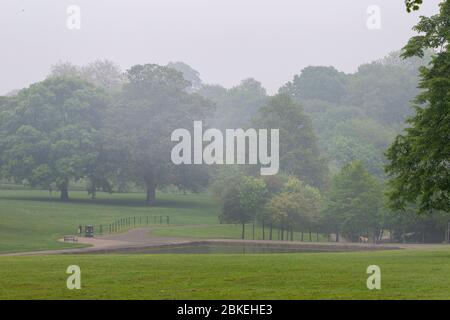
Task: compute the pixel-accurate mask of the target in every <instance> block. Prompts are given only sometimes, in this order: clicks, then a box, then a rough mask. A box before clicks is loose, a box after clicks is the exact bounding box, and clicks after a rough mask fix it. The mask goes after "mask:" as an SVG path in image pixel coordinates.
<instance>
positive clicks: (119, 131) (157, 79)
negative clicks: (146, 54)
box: [108, 64, 212, 205]
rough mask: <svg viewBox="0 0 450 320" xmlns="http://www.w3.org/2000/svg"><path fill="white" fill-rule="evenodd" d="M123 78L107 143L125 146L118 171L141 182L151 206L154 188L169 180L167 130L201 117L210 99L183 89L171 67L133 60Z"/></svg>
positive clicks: (172, 169)
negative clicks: (138, 63) (135, 62)
mask: <svg viewBox="0 0 450 320" xmlns="http://www.w3.org/2000/svg"><path fill="white" fill-rule="evenodd" d="M127 77H128V82H127V83H126V84H125V86H124V88H123V91H122V93H121V95H120V98H119V100H118V102H117V105H116V108H115V110H114V111H113V112H112V114H111V117H112V120H111V122H110V123H111V124H110V129H109V134H108V136H109V137H110V141H111V144H112V145H115V146H117V148H118V149H119V150H125V152H123V153H122V155H124V156H125V159H122V160H121V161H120V162H121V164H122V165H123V166H124V167H123V168H122V170H126V171H127V172H129V175H130V176H131V177H133V179H134V180H135V181H136V182H138V183H141V184H143V185H144V186H145V187H146V189H147V204H148V205H152V204H154V202H155V195H156V188H157V187H158V186H162V185H164V184H167V183H170V182H174V180H173V179H172V177H173V175H174V174H175V173H176V171H175V167H174V166H175V165H174V164H173V163H172V161H171V158H170V155H171V149H172V147H173V146H174V144H173V143H172V142H171V141H170V137H171V134H172V132H173V131H174V130H175V129H178V128H186V129H189V128H192V126H193V123H194V120H202V119H205V118H206V115H207V114H208V113H209V112H211V111H212V104H211V103H210V102H209V101H207V100H206V99H204V98H202V97H200V96H198V95H196V94H189V93H187V92H186V90H185V89H186V87H187V86H188V85H189V83H188V81H186V80H185V79H184V78H183V75H182V74H181V73H180V72H178V71H176V70H174V69H172V68H168V67H163V66H158V65H155V64H146V65H136V66H133V67H132V68H131V69H129V70H128V71H127ZM181 166H183V165H181ZM178 172H179V171H178ZM182 181H185V182H186V181H187V180H186V179H178V180H177V183H178V184H179V183H181V182H182ZM187 187H189V186H187Z"/></svg>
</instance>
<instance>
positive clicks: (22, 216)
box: [0, 190, 219, 253]
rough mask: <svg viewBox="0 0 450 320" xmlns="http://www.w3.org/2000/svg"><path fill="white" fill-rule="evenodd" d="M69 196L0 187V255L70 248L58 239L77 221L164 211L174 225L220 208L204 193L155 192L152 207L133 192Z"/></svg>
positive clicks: (201, 220)
mask: <svg viewBox="0 0 450 320" xmlns="http://www.w3.org/2000/svg"><path fill="white" fill-rule="evenodd" d="M70 196H71V201H70V202H68V203H62V202H60V201H59V200H58V194H56V193H54V194H53V196H50V195H49V193H48V192H46V191H35V190H33V191H24V190H0V253H5V252H17V251H33V250H43V249H57V248H64V247H70V246H73V245H68V244H64V243H59V242H56V240H57V239H58V238H60V237H61V236H62V235H64V234H74V233H75V232H76V228H77V226H78V225H79V224H82V225H85V224H109V223H111V222H113V221H114V220H115V219H119V218H124V217H133V216H147V215H150V216H152V215H163V216H170V221H171V223H175V224H217V223H218V218H217V217H218V210H219V208H218V206H217V204H216V202H215V201H214V200H212V199H211V197H210V196H208V195H206V194H198V195H192V194H188V195H169V194H159V195H158V202H157V204H156V206H155V207H151V208H149V207H147V206H145V204H144V200H145V196H144V195H143V194H137V193H129V194H104V193H99V194H98V195H97V199H96V200H90V199H89V197H88V196H87V194H86V192H81V191H72V192H71V193H70Z"/></svg>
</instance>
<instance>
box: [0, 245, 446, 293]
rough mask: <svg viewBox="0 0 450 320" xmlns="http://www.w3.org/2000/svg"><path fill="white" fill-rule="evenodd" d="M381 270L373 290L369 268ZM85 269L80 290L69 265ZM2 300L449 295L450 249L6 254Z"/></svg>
mask: <svg viewBox="0 0 450 320" xmlns="http://www.w3.org/2000/svg"><path fill="white" fill-rule="evenodd" d="M373 264H375V265H378V266H380V268H381V290H368V289H367V287H366V279H367V277H368V275H367V274H366V268H367V267H368V266H369V265H373ZM69 265H78V266H80V268H81V286H82V288H81V290H68V289H67V288H66V279H67V276H68V275H67V274H66V273H65V270H66V268H67V267H68V266H69ZM0 274H1V276H0V299H19V298H20V299H449V298H450V291H449V288H450V276H449V275H450V249H449V250H439V251H438V250H420V251H419V250H402V251H400V250H399V251H385V252H359V253H356V252H355V253H297V254H267V255H176V254H163V255H152V254H148V255H144V254H129V255H60V256H41V257H37V256H36V257H0Z"/></svg>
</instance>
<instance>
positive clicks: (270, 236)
mask: <svg viewBox="0 0 450 320" xmlns="http://www.w3.org/2000/svg"><path fill="white" fill-rule="evenodd" d="M272 231H273V221H270V231H269V240H272Z"/></svg>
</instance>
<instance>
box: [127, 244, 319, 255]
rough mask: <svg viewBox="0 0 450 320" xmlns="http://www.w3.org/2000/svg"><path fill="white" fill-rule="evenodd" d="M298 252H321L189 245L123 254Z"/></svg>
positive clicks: (259, 247)
mask: <svg viewBox="0 0 450 320" xmlns="http://www.w3.org/2000/svg"><path fill="white" fill-rule="evenodd" d="M296 252H319V251H317V250H311V249H305V248H303V249H300V248H293V247H280V246H261V245H248V244H246V245H244V244H236V245H235V244H233V245H227V244H189V245H170V246H158V247H147V248H140V249H127V250H126V251H123V252H121V253H143V254H161V253H168V254H177V253H178V254H214V253H215V254H262V253H263V254H270V253H296Z"/></svg>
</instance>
